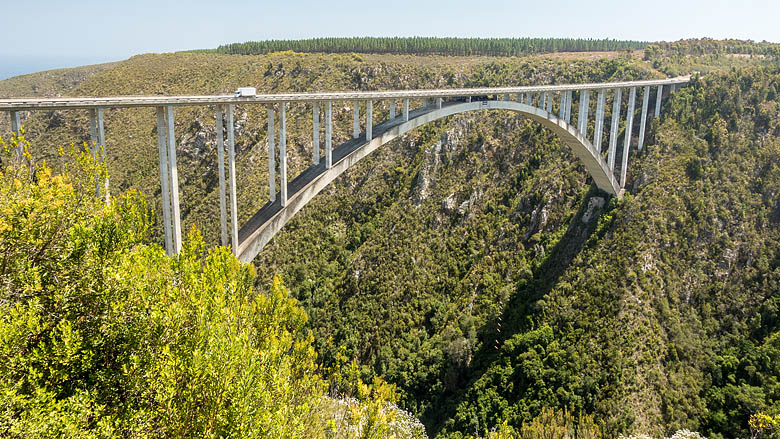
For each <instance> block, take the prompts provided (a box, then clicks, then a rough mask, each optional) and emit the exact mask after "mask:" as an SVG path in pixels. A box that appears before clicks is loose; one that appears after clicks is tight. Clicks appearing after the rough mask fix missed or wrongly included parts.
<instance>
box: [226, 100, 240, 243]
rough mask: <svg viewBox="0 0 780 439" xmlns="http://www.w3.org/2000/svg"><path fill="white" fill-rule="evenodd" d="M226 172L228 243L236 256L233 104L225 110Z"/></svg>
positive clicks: (236, 211) (236, 208)
mask: <svg viewBox="0 0 780 439" xmlns="http://www.w3.org/2000/svg"><path fill="white" fill-rule="evenodd" d="M227 129H228V130H227V135H228V174H229V176H228V177H229V179H230V232H231V233H230V245H231V246H232V247H233V254H234V255H236V256H238V203H237V200H236V134H235V132H236V129H235V124H234V122H233V105H232V104H230V105H228V111H227Z"/></svg>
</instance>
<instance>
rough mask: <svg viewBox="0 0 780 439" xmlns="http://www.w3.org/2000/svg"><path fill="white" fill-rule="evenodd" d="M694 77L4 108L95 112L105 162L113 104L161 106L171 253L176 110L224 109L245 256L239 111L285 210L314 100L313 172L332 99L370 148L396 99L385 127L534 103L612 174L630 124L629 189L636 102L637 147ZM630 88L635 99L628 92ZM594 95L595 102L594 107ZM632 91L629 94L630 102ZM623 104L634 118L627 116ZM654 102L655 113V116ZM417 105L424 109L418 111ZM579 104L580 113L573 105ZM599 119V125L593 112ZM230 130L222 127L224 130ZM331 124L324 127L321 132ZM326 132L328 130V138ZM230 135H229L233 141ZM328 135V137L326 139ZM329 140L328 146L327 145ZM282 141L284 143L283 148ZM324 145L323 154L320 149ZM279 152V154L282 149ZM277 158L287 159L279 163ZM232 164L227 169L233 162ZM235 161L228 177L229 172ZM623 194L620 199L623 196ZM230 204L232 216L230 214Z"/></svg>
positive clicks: (31, 102) (172, 249) (220, 142)
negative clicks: (251, 111)
mask: <svg viewBox="0 0 780 439" xmlns="http://www.w3.org/2000/svg"><path fill="white" fill-rule="evenodd" d="M689 80H690V78H689V77H679V78H671V79H662V80H649V81H632V82H612V83H601V84H567V85H544V86H522V87H499V88H471V89H437V90H404V91H375V92H329V93H296V94H273V95H267V94H266V95H256V96H249V97H234V96H232V95H219V96H122V97H103V98H44V99H40V98H36V99H32V98H30V99H25V98H21V99H0V111H7V112H9V113H10V118H11V130H12V131H14V132H17V133H18V132H19V131H20V129H21V126H22V124H21V120H20V112H22V111H36V110H52V109H88V110H89V116H90V130H89V133H90V142H91V144H92V148H93V154H94V156H95V157H96V159H99V160H104V158H105V148H106V142H105V130H104V121H103V111H104V110H105V109H107V108H135V107H155V108H156V115H157V146H158V154H159V174H160V183H161V190H162V213H163V230H164V235H165V246H166V250H167V251H168V253H169V254H174V253H178V252H179V251H180V250H181V245H182V240H181V217H180V216H181V215H180V208H179V184H178V168H177V161H176V149H177V148H176V140H175V129H174V125H175V119H174V107H177V106H204V105H213V106H215V122H216V127H217V130H216V132H217V136H216V146H217V160H218V173H219V200H220V206H219V208H220V235H221V243H222V245H225V246H227V245H229V244H230V245H232V247H233V251H234V252H236V251H237V248H238V243H239V237H238V230H239V227H238V210H237V188H236V166H235V160H236V157H235V155H236V154H235V123H234V112H235V106H236V105H239V104H240V105H247V104H256V105H262V106H264V107H265V108H266V113H267V127H268V131H267V132H268V173H269V183H268V200H269V203H274V202H276V201H277V200H279V203H280V205H281V207H282V208H284V207H285V206H286V204H287V201H288V197H289V194H288V183H289V180H288V175H287V173H288V172H287V171H288V169H287V162H288V161H287V126H286V124H287V108H288V105H292V104H296V103H307V104H310V105H311V107H312V166H320V163H321V161H324V169H325V170H328V169H330V168H331V167H332V166H333V149H334V145H333V128H334V127H333V102H334V101H341V102H348V103H351V104H352V113H353V118H352V138H353V139H358V140H360V139H362V140H363V141H364V142H366V143H368V142H370V141H371V140H372V139H373V138H374V128H375V126H377V125H378V124H375V123H374V103H375V102H381V101H385V102H387V103H388V109H389V112H388V119H387V120H385V121H384V122H383V123H385V124H401V123H405V122H408V121H409V120H410V117H411V116H410V115H411V114H415V115H417V117H419V116H420V115H423V114H425V113H427V112H432V111H436V110H438V109H441V108H442V107H444V106H449V105H456V104H459V103H468V102H473V101H475V100H480V101H484V100H493V101H497V100H501V101H512V102H516V103H519V104H523V105H527V106H529V107H534V108H538V109H541V110H544V111H545V112H546V113H545V114H546V115H545V117H546V118H548V119H550V120H555V121H558V122H560V121H563V122H564V123H565V124H567V126H568V125H569V124H572V120H573V119H576V127H574V126H573V125H572V128H573V129H574V130H576V132H577V133H579V135H580V136H582V138H584V139H591V137H589V135H590V134H591V128H590V126H591V125H592V139H593V140H592V141H590V148H592V150H593V152H594V154H596V155H597V156H598V157H599V158H600V159H601V160H605V161H606V165H607V166H608V168H609V170H610V172H612V173H614V172H616V166H615V161H616V159H617V155H618V153H619V151H618V138H619V136H620V127H621V123H623V124H624V134H623V148H622V152H621V154H620V155H621V158H622V160H621V164H620V167H619V168H618V169H619V170H620V173H619V177H618V181H619V186H620V188H621V189H622V188H624V187H625V184H626V178H627V169H628V156H629V151H630V149H631V144H632V142H633V128H634V125H635V123H634V117H635V113H636V109H635V107H636V102H637V96H638V94H639V93H641V99H642V105H641V111H640V112H639V127H638V129H639V132H638V138H637V142H636V148H637V150H641V149H642V148H643V147H644V141H645V135H646V129H647V123H648V122H649V120H650V119H652V118H653V117H658V116H659V115H660V111H661V104H662V99H663V97H664V96H665V95H668V94H669V93H672V92H674V91H676V90H677V88H678V87H680V86H682V85H685V84H687V83H688V82H689ZM624 90H625V91H626V93H624ZM591 94H593V98H594V99H593V100H594V101H595V102H591V101H592V100H591ZM624 94H626V95H627V97H624ZM608 96H609V98H610V100H611V104H612V108H611V123H610V132H609V138H608V143H607V148H606V150H604V149H602V144H603V140H604V139H603V137H604V128H605V126H604V119H605V116H606V112H607V110H608V102H607V97H608ZM624 101H626V103H625V106H626V110H625V114H626V118H625V122H623V121H622V119H621V114H622V111H623V106H624ZM651 101H652V102H653V103H654V109H653V111H651V109H650V105H651ZM414 102H421V103H422V104H421V106H419V107H416V108H415V107H414V105H413V104H414ZM361 108H362V110H363V111H364V112H365V118H364V120H365V122H364V124H363V127H362V128H363V129H361V123H360V122H361V117H360V112H361ZM574 108H577V111H576V113H574V112H573V109H574ZM590 115H592V120H591V116H590ZM224 125H226V126H227V129H226V130H225V131H223V129H224V128H223V126H224ZM323 126H324V130H323V129H322V127H323ZM323 131H324V133H323ZM225 134H227V135H225ZM323 137H324V139H323ZM323 140H324V141H323ZM277 141H278V143H277ZM322 143H324V154H323V151H322V150H321V144H322ZM277 149H278V153H277ZM277 156H278V158H277ZM226 160H227V163H226ZM226 164H227V172H225V171H226V170H225V166H226ZM277 169H278V172H279V190H277V188H276V171H277ZM95 191H96V195H97V196H100V195H101V191H102V192H103V193H105V195H106V196H107V195H108V181H105V182H100V181H98V182H97V184H96V188H95ZM616 195H619V194H616ZM228 201H229V207H230V209H229V211H230V215H229V218H228Z"/></svg>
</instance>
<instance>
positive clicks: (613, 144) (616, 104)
mask: <svg viewBox="0 0 780 439" xmlns="http://www.w3.org/2000/svg"><path fill="white" fill-rule="evenodd" d="M622 99H623V89H622V88H616V89H615V97H614V100H613V101H612V125H611V126H610V127H611V130H610V133H609V155H608V156H607V162H608V163H609V170H610V171H613V172H614V171H615V149H616V148H617V136H618V127H619V125H620V107H621V104H622V102H621V101H622Z"/></svg>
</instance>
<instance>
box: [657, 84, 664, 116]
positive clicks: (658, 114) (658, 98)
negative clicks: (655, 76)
mask: <svg viewBox="0 0 780 439" xmlns="http://www.w3.org/2000/svg"><path fill="white" fill-rule="evenodd" d="M663 95H664V86H663V85H659V86H658V92H657V93H656V95H655V117H658V116H660V115H661V98H663Z"/></svg>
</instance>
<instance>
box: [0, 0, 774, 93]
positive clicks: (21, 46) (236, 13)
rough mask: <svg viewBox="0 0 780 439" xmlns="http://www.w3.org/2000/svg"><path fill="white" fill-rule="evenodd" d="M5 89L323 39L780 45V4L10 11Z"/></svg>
mask: <svg viewBox="0 0 780 439" xmlns="http://www.w3.org/2000/svg"><path fill="white" fill-rule="evenodd" d="M0 17H2V20H3V25H2V28H3V39H2V41H3V42H2V44H0V78H3V77H7V76H10V75H11V74H20V73H25V72H29V71H38V70H42V69H46V68H56V67H69V66H75V65H83V64H90V63H98V62H105V61H112V60H121V59H126V58H128V57H130V56H132V55H135V54H139V53H148V52H171V51H176V50H185V49H195V48H210V47H216V46H218V45H219V44H222V43H231V42H241V41H248V40H262V39H297V38H309V37H317V36H366V35H370V36H396V35H397V36H414V35H420V36H460V37H525V36H528V37H579V38H616V39H636V40H649V41H657V40H677V39H680V38H693V37H696V38H698V37H703V36H707V37H713V38H740V39H752V40H757V41H760V40H768V41H774V42H780V25H778V23H779V22H778V20H779V19H780V1H778V0H741V1H739V0H729V1H726V0H708V1H705V0H676V1H673V0H654V1H652V2H651V1H647V0H594V1H590V2H588V1H570V0H558V1H525V0H515V1H509V0H482V1H476V0H446V1H442V0H414V1H410V0H385V1H381V0H379V1H377V0H368V1H355V0H346V1H328V0H317V1H315V0H297V1H296V0H290V1H280V0H274V1H245V0H244V1H242V0H216V1H215V0H211V1H202V0H191V1H186V2H185V1H166V0H118V1H114V0H70V1H63V0H27V1H19V0H0Z"/></svg>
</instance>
